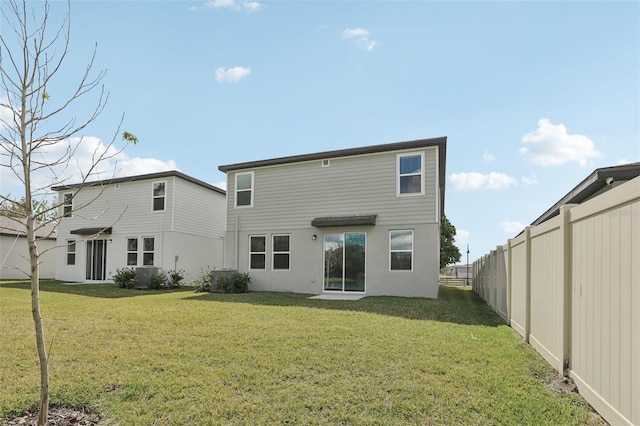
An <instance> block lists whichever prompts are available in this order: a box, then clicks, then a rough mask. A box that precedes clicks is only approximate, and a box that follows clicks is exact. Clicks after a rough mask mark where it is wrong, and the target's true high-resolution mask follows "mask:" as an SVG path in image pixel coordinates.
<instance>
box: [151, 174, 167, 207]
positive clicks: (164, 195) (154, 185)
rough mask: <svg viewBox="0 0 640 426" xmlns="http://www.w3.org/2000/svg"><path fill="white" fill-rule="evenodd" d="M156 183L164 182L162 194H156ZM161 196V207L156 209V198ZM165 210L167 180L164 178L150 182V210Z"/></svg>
mask: <svg viewBox="0 0 640 426" xmlns="http://www.w3.org/2000/svg"><path fill="white" fill-rule="evenodd" d="M157 184H164V194H162V195H161V196H160V195H156V194H155V188H156V185H157ZM160 198H162V209H156V199H160ZM166 210H167V181H166V180H158V181H155V182H152V183H151V211H152V212H163V211H166Z"/></svg>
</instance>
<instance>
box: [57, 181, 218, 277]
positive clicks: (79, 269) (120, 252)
mask: <svg viewBox="0 0 640 426" xmlns="http://www.w3.org/2000/svg"><path fill="white" fill-rule="evenodd" d="M167 173H168V174H155V175H154V177H152V178H150V179H139V177H137V178H136V180H131V181H124V182H119V183H116V184H111V185H108V186H93V187H85V188H83V189H82V191H80V192H79V193H78V195H77V196H76V198H75V199H74V202H73V208H74V209H77V208H79V207H80V210H76V211H75V212H74V213H73V215H72V217H68V218H63V219H62V221H61V222H60V225H59V226H58V243H59V244H63V245H65V246H66V247H65V248H63V249H61V250H58V252H57V256H56V264H57V270H56V278H57V279H60V280H65V281H86V280H87V275H86V270H87V269H86V265H87V251H88V247H89V245H92V244H94V243H93V241H95V240H104V241H105V246H106V265H105V268H104V271H105V277H104V278H105V280H111V279H112V278H113V275H115V274H116V273H117V270H118V269H120V268H124V267H132V268H135V267H141V266H144V265H143V264H144V263H145V262H144V260H143V259H145V250H144V247H143V246H144V241H145V239H149V238H153V252H147V256H149V254H150V253H153V254H152V256H153V266H156V267H159V268H161V269H162V270H163V271H164V272H167V271H169V270H171V269H174V268H178V269H182V270H184V271H185V272H186V281H190V280H192V279H194V278H196V277H197V276H198V275H199V274H200V271H201V270H202V269H203V268H205V267H207V266H213V265H221V264H222V257H223V255H222V242H223V238H224V218H225V195H224V194H223V193H220V192H217V191H214V190H212V189H211V188H209V187H207V186H203V185H199V184H197V183H194V182H192V181H190V180H187V179H184V178H182V177H180V176H176V175H172V174H171V173H169V172H167ZM158 182H162V183H164V184H165V196H164V209H163V210H160V211H154V209H153V198H154V196H153V184H154V183H158ZM71 191H72V189H71V190H69V191H67V190H64V189H62V190H60V191H59V196H60V200H62V199H63V197H64V194H65V192H71ZM96 227H101V228H103V227H111V228H112V231H111V233H110V234H103V235H100V236H97V237H92V236H83V235H76V234H72V233H71V232H72V231H74V230H78V229H83V228H96ZM130 239H135V240H137V245H138V247H137V248H138V250H137V251H136V252H137V255H136V256H134V257H137V261H136V264H135V265H128V258H130V256H129V254H131V253H130V252H128V251H127V247H128V246H127V242H128V240H130ZM70 241H75V242H76V244H75V256H69V253H68V252H69V249H68V248H67V247H69V246H68V243H69V242H70ZM74 257H75V262H74V263H75V264H68V263H69V262H68V259H69V258H71V259H73V258H74Z"/></svg>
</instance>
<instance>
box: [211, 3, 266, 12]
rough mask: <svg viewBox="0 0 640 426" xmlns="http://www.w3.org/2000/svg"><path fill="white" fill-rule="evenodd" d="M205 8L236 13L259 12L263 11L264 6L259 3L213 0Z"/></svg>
mask: <svg viewBox="0 0 640 426" xmlns="http://www.w3.org/2000/svg"><path fill="white" fill-rule="evenodd" d="M204 5H205V7H208V8H210V9H229V10H234V11H236V12H247V13H251V12H257V11H259V10H261V9H262V4H260V3H259V2H257V1H240V2H238V1H235V0H213V1H209V2H206V3H205V4H204Z"/></svg>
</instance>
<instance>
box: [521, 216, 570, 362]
mask: <svg viewBox="0 0 640 426" xmlns="http://www.w3.org/2000/svg"><path fill="white" fill-rule="evenodd" d="M562 219H563V218H562V216H556V217H554V218H553V219H550V220H548V221H547V222H545V223H543V224H541V225H539V226H536V227H535V228H531V232H530V235H531V237H530V238H531V253H530V256H531V299H530V306H531V307H530V309H531V326H530V327H531V334H530V335H529V342H530V343H531V345H532V346H533V347H534V348H536V350H537V351H538V352H539V353H540V354H541V355H542V356H543V357H544V359H546V360H547V362H548V363H549V364H551V365H552V366H553V367H554V368H555V369H556V370H558V371H560V372H562V371H563V370H564V366H563V353H562V343H563V337H564V336H563V312H564V307H563V302H564V269H563V260H564V255H563V244H562V230H561V226H560V225H561V221H562Z"/></svg>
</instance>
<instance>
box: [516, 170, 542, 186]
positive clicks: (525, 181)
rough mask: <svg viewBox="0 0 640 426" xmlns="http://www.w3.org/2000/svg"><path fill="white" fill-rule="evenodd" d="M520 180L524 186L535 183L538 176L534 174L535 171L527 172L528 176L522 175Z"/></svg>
mask: <svg viewBox="0 0 640 426" xmlns="http://www.w3.org/2000/svg"><path fill="white" fill-rule="evenodd" d="M520 182H522V184H523V185H526V186H531V185H537V184H538V176H536V175H535V173H531V174H529V176H522V177H521V178H520Z"/></svg>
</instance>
